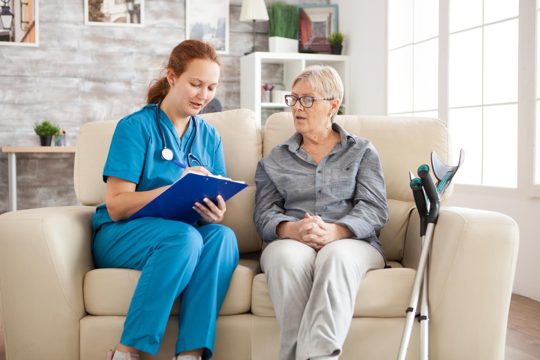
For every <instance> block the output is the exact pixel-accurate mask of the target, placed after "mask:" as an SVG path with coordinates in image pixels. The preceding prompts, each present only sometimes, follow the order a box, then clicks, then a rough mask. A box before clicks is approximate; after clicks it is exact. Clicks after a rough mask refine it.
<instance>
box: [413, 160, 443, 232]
mask: <svg viewBox="0 0 540 360" xmlns="http://www.w3.org/2000/svg"><path fill="white" fill-rule="evenodd" d="M418 176H420V179H421V180H422V187H423V188H424V191H425V192H426V195H427V197H428V200H429V214H428V217H427V222H428V223H433V224H434V223H436V222H437V219H438V217H439V206H440V200H439V193H438V192H437V188H436V187H435V184H434V183H433V179H431V176H430V175H429V166H428V165H426V164H424V165H420V166H419V167H418Z"/></svg>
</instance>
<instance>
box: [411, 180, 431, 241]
mask: <svg viewBox="0 0 540 360" xmlns="http://www.w3.org/2000/svg"><path fill="white" fill-rule="evenodd" d="M410 185H411V189H412V192H413V197H414V203H415V204H416V210H418V215H419V216H420V236H424V235H426V229H427V216H428V209H427V204H426V196H425V194H424V190H423V189H422V179H420V178H414V179H411V183H410Z"/></svg>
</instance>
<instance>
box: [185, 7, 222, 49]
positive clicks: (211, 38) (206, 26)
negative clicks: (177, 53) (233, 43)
mask: <svg viewBox="0 0 540 360" xmlns="http://www.w3.org/2000/svg"><path fill="white" fill-rule="evenodd" d="M186 39H195V40H202V41H206V42H208V43H209V44H211V45H212V46H213V47H214V48H215V49H216V52H217V53H218V54H228V53H229V0H186Z"/></svg>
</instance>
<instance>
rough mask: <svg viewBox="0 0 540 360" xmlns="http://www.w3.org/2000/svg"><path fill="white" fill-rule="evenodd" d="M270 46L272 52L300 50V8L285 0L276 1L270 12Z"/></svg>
mask: <svg viewBox="0 0 540 360" xmlns="http://www.w3.org/2000/svg"><path fill="white" fill-rule="evenodd" d="M268 18H269V27H270V28H269V32H270V34H269V35H270V37H269V38H268V47H269V49H270V51H271V52H297V51H298V8H297V7H296V6H294V5H288V4H285V3H283V2H276V3H274V4H272V6H271V7H270V12H269V14H268Z"/></svg>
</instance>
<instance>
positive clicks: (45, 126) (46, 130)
mask: <svg viewBox="0 0 540 360" xmlns="http://www.w3.org/2000/svg"><path fill="white" fill-rule="evenodd" d="M59 130H60V128H59V127H58V126H57V125H56V124H54V123H52V122H50V121H48V120H43V121H42V122H40V123H37V124H34V132H35V133H36V134H37V135H38V136H39V140H40V143H41V146H51V142H52V138H53V136H54V135H56V134H58V131H59Z"/></svg>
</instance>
